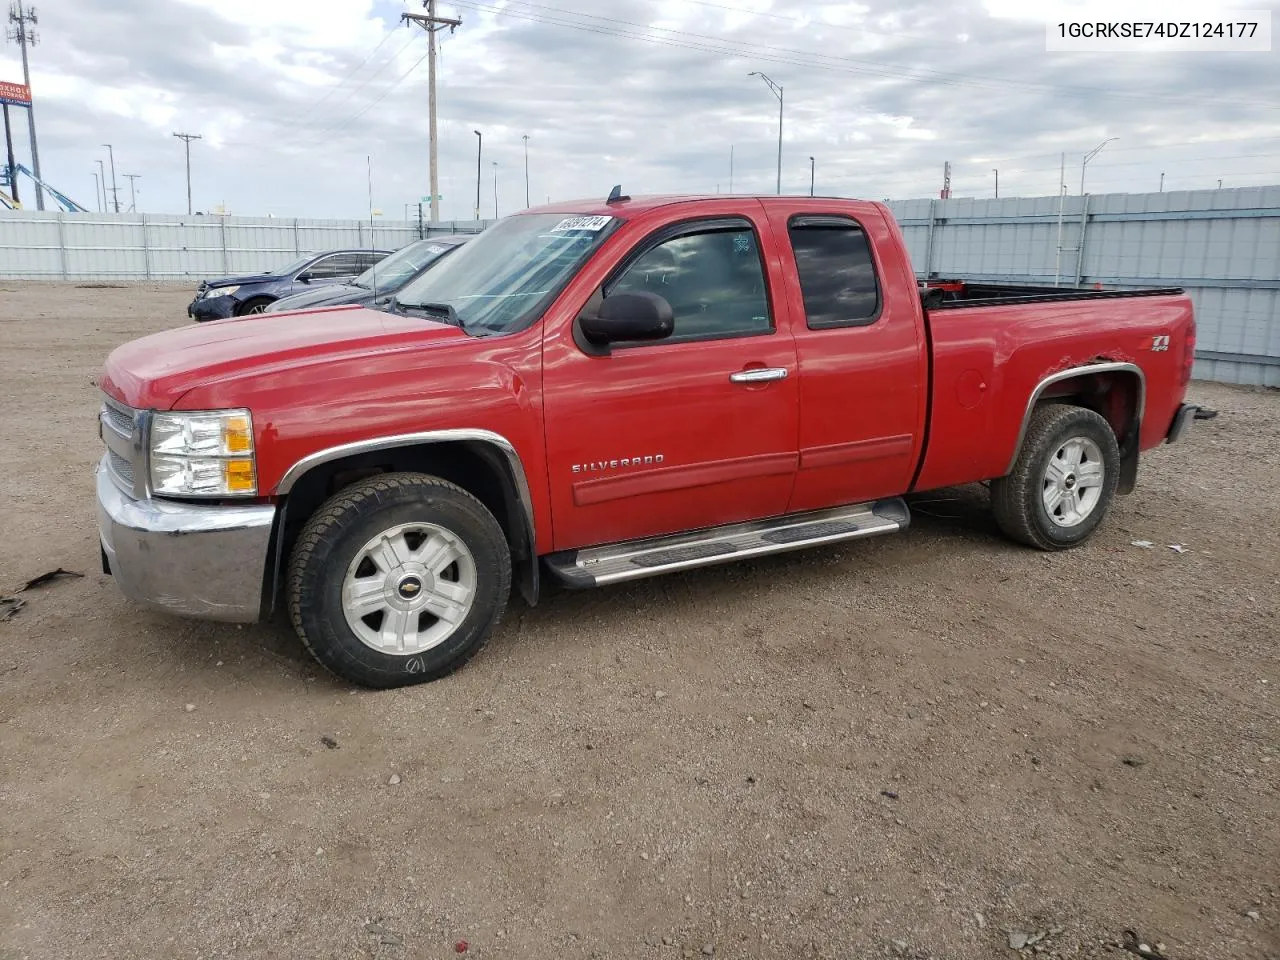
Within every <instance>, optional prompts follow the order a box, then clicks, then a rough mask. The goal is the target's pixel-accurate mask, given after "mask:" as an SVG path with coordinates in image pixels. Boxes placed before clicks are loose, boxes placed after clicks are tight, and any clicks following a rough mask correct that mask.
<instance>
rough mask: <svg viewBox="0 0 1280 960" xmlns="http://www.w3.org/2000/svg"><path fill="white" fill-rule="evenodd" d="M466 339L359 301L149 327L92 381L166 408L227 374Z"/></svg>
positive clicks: (139, 404)
mask: <svg viewBox="0 0 1280 960" xmlns="http://www.w3.org/2000/svg"><path fill="white" fill-rule="evenodd" d="M460 339H467V335H466V334H465V333H463V332H462V331H461V330H459V329H458V328H457V327H453V326H450V325H448V324H444V323H438V322H436V321H434V320H427V319H424V318H422V317H404V316H399V315H397V314H389V313H381V312H379V311H377V310H368V309H365V308H363V307H355V306H340V307H329V308H323V309H318V310H307V311H303V312H298V313H259V314H253V315H250V316H247V317H242V318H233V319H229V320H219V321H217V322H216V323H198V324H193V325H191V326H185V327H179V328H177V329H173V330H166V331H164V332H162V333H154V334H151V335H150V336H147V337H142V338H140V339H138V340H133V341H131V342H129V343H126V344H124V345H122V346H119V347H117V348H116V349H115V350H113V351H112V352H111V354H110V355H109V356H108V357H107V362H106V366H105V369H104V370H103V374H102V377H101V379H100V380H99V383H98V385H99V387H101V389H102V390H104V391H105V392H106V393H107V394H108V395H110V396H112V397H114V398H115V399H117V400H119V401H120V402H121V403H124V404H127V405H128V406H131V407H136V408H150V409H157V410H168V409H170V408H172V407H173V406H174V405H175V404H176V403H177V402H178V400H179V399H181V397H182V395H183V394H185V393H186V392H187V391H189V390H191V389H192V388H194V387H198V386H202V385H206V384H210V383H215V382H217V381H220V380H224V379H227V378H230V377H242V376H244V375H246V374H252V373H266V372H269V371H274V370H278V369H281V368H288V367H300V366H305V365H309V364H315V363H323V362H326V361H330V360H334V359H338V358H343V357H351V356H359V355H366V354H370V353H380V352H390V351H397V350H417V349H426V348H430V347H433V346H435V345H437V344H443V343H445V342H456V341H458V340H460Z"/></svg>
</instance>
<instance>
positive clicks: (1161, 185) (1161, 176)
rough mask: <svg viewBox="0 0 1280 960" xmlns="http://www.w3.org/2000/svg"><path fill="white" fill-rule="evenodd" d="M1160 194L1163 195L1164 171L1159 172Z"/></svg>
mask: <svg viewBox="0 0 1280 960" xmlns="http://www.w3.org/2000/svg"><path fill="white" fill-rule="evenodd" d="M1160 192H1161V193H1164V171H1163V170H1161V171H1160Z"/></svg>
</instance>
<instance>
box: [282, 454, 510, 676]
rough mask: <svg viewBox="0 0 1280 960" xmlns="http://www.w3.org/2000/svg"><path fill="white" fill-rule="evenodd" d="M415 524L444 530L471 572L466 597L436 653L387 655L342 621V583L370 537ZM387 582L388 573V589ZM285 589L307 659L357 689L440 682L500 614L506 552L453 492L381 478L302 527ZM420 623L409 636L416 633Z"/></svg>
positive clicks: (498, 531)
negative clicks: (464, 553)
mask: <svg viewBox="0 0 1280 960" xmlns="http://www.w3.org/2000/svg"><path fill="white" fill-rule="evenodd" d="M418 523H421V524H431V525H433V526H434V527H438V528H440V529H442V530H444V531H447V532H448V533H449V534H450V535H452V536H454V537H456V538H458V539H459V540H460V541H461V542H462V543H463V544H464V545H465V546H466V549H467V550H468V551H469V552H470V557H471V561H472V562H473V564H474V577H475V587H474V598H473V600H472V602H471V607H470V609H469V610H468V611H467V613H466V614H465V616H464V617H463V618H462V620H461V622H459V623H458V624H457V625H456V626H455V627H454V629H453V630H452V632H451V633H449V634H448V635H447V636H446V637H445V638H444V639H443V640H442V641H441V642H440V643H439V645H438V646H434V647H431V648H430V649H427V650H423V651H420V652H412V653H409V654H404V655H399V654H391V653H386V652H383V651H381V650H377V649H374V648H373V647H372V646H370V645H368V644H366V643H365V642H364V641H363V640H362V639H361V638H360V636H359V635H357V633H356V632H355V630H354V629H353V628H352V626H351V624H350V623H349V622H348V619H347V615H346V614H345V613H344V607H343V584H344V581H345V579H346V577H347V574H348V568H349V567H351V565H352V564H353V563H354V562H355V561H356V558H357V555H358V554H360V553H361V551H362V550H363V548H364V547H365V546H366V545H367V544H369V542H370V541H371V540H372V539H373V538H375V537H377V536H379V534H381V533H382V532H384V531H391V530H392V529H393V528H396V527H397V526H399V525H401V524H418ZM362 562H363V561H362ZM359 569H360V568H359V567H357V568H356V572H355V573H354V574H353V575H354V576H360V574H359V572H358V570H359ZM451 569H453V568H451ZM377 575H381V569H380V568H378V574H377ZM392 576H393V574H391V573H388V574H387V582H388V583H391V582H392V581H391V579H390V578H391V577H392ZM442 579H443V575H442ZM416 589H424V587H423V586H422V585H419V586H418V587H417V588H416ZM286 590H287V594H286V599H287V603H288V608H289V618H290V620H292V622H293V626H294V629H295V630H296V631H297V632H298V636H299V638H301V640H302V642H303V644H304V645H305V646H306V647H307V649H308V650H310V651H311V654H312V656H314V657H315V658H316V660H318V661H319V662H320V663H321V664H323V665H324V666H325V667H327V668H328V669H329V670H330V671H331V672H333V673H334V674H336V675H337V676H339V677H341V678H342V679H344V680H348V681H350V682H352V683H356V684H360V685H361V686H366V687H376V688H382V689H385V688H389V687H402V686H407V685H409V684H414V683H424V682H426V681H429V680H435V679H438V678H440V677H443V676H445V675H446V674H448V673H451V672H452V671H454V670H456V669H458V668H459V667H461V666H462V665H463V664H464V663H466V662H467V661H468V660H470V659H471V658H472V657H473V656H475V655H476V654H477V653H478V652H479V651H480V648H481V647H483V646H484V644H485V641H486V640H488V638H489V635H490V634H491V633H492V632H493V629H494V628H495V627H496V626H497V625H498V621H499V620H500V619H501V617H502V614H503V611H504V610H505V608H506V604H507V599H508V597H509V595H510V592H511V553H510V549H509V548H508V546H507V540H506V537H505V536H504V535H503V532H502V527H501V526H500V525H499V524H498V521H497V520H495V519H494V517H493V514H491V513H490V512H489V511H488V510H487V509H485V507H484V505H483V504H482V503H481V502H480V501H479V500H477V499H476V498H475V497H473V496H471V494H469V493H467V492H466V491H465V490H463V489H462V488H461V487H458V486H456V485H454V484H452V483H448V482H446V481H444V480H440V479H438V478H436V477H430V476H426V475H424V474H419V473H387V474H382V475H380V476H377V477H373V478H371V479H369V480H364V481H361V482H359V483H356V484H353V485H352V486H350V487H347V488H345V489H343V490H341V491H339V492H338V493H336V494H334V496H332V497H331V498H330V499H329V500H327V501H326V502H325V503H324V504H323V505H321V507H320V509H319V510H317V511H316V513H315V514H314V516H312V517H311V518H310V519H309V520H308V521H307V523H306V525H305V526H304V527H303V528H302V530H301V531H300V532H299V534H298V540H297V543H296V544H295V545H294V548H293V554H292V556H291V557H290V560H289V572H288V579H287V582H286ZM428 592H430V591H429V590H428ZM372 616H374V617H377V616H379V615H378V614H373V615H372ZM413 616H415V617H416V616H417V614H414V615H413ZM432 619H434V617H433V618H432ZM421 622H422V621H417V623H418V627H417V628H416V629H423V628H422V627H421ZM365 623H366V624H367V623H368V622H367V621H365ZM371 629H381V628H380V627H378V626H376V625H371Z"/></svg>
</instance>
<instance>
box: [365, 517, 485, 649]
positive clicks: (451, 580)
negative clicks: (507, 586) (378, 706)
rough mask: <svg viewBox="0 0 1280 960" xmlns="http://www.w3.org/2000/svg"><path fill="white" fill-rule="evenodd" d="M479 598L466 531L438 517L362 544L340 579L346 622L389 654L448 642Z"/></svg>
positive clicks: (367, 643) (372, 645)
mask: <svg viewBox="0 0 1280 960" xmlns="http://www.w3.org/2000/svg"><path fill="white" fill-rule="evenodd" d="M475 599H476V562H475V558H474V557H473V556H472V555H471V551H470V550H469V549H467V545H466V544H465V543H464V542H463V541H462V538H461V537H459V536H458V535H457V534H455V533H453V532H452V531H450V530H446V529H445V528H444V527H440V526H436V525H435V524H433V523H402V524H399V525H398V526H394V527H391V528H390V529H388V530H384V531H383V532H382V533H380V534H378V535H377V536H376V537H374V538H372V539H371V540H369V542H368V543H366V544H365V545H364V546H363V547H361V548H360V550H359V551H357V553H356V555H355V558H354V559H353V560H352V561H351V563H350V564H348V566H347V573H346V576H345V577H344V578H343V581H342V612H343V614H344V616H345V617H346V620H347V626H349V627H350V628H351V630H352V631H353V632H354V633H355V635H356V636H357V637H359V638H360V642H361V643H363V644H364V645H365V646H367V647H369V648H371V649H373V650H376V651H378V652H379V653H385V654H390V655H392V656H410V655H413V654H418V653H422V652H424V651H426V650H430V649H432V648H433V647H438V646H439V645H440V644H442V643H444V642H445V641H446V640H448V639H449V637H450V636H452V635H453V632H454V631H455V630H457V629H458V626H459V625H460V624H461V623H462V621H463V620H465V619H466V617H467V614H468V613H470V612H471V607H472V605H473V604H474V603H475Z"/></svg>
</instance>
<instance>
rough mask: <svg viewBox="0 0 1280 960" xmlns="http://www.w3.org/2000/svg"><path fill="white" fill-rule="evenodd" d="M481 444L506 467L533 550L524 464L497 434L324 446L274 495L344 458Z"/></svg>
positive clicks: (469, 432)
mask: <svg viewBox="0 0 1280 960" xmlns="http://www.w3.org/2000/svg"><path fill="white" fill-rule="evenodd" d="M459 442H471V443H482V444H486V445H488V446H489V447H491V448H493V449H495V450H496V451H497V452H498V453H499V454H500V455H501V456H502V459H503V461H504V462H505V463H506V465H507V469H508V470H509V471H510V473H511V479H512V480H513V482H514V483H515V488H516V491H515V492H516V499H517V500H518V501H519V503H520V509H521V512H522V513H523V514H524V525H525V529H524V531H523V533H524V535H525V536H526V537H528V543H529V549H530V550H534V549H535V548H534V544H535V543H536V542H537V541H536V540H535V538H534V535H535V532H536V528H535V527H534V519H533V495H532V493H531V492H530V490H529V478H528V476H527V475H526V474H525V469H524V462H523V461H522V460H521V459H520V454H519V453H518V452H517V451H516V448H515V444H513V443H512V442H511V441H510V440H508V439H507V438H506V437H504V436H503V435H502V434H500V433H494V432H493V431H492V430H482V429H478V428H461V429H453V430H428V431H425V432H423V433H399V434H394V435H392V436H386V437H372V438H370V439H368V440H357V441H355V442H354V443H343V444H339V445H338V446H336V447H327V448H326V449H324V450H317V451H316V452H315V453H311V454H308V455H307V456H305V457H303V458H302V459H301V460H299V461H298V462H297V463H295V464H294V465H293V466H291V467H290V468H289V469H288V470H286V471H285V473H284V476H282V477H281V478H280V482H279V483H277V484H276V486H275V490H274V491H273V493H275V494H278V495H280V496H287V495H288V493H289V491H290V490H292V489H293V487H294V485H295V484H296V483H297V482H298V481H299V480H300V479H302V477H303V476H305V475H306V474H307V473H309V472H310V471H311V470H313V469H315V468H316V467H318V466H321V465H322V464H325V463H331V462H333V461H334V460H342V459H344V458H346V457H352V456H356V455H358V454H362V453H374V452H377V451H380V450H392V449H395V448H396V447H415V446H420V445H423V444H435V443H459Z"/></svg>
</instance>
